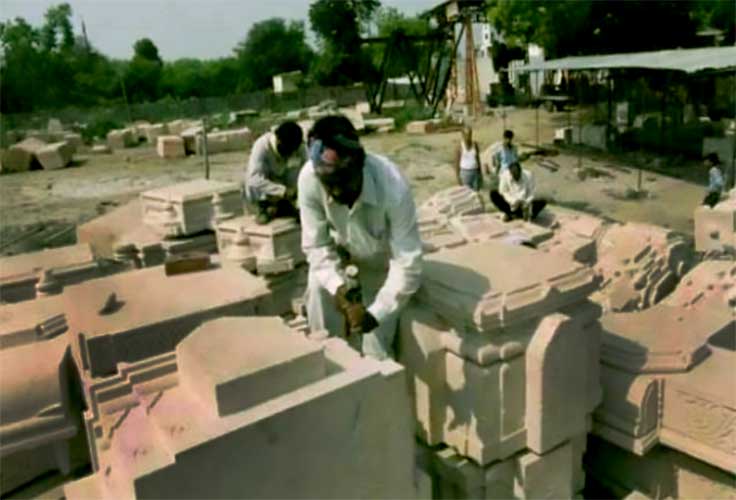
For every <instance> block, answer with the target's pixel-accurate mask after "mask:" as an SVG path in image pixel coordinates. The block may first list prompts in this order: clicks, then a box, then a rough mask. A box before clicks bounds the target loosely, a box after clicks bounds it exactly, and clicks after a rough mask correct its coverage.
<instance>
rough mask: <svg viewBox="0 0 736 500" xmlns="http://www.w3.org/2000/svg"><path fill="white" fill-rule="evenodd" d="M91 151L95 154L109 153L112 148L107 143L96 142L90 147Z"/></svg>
mask: <svg viewBox="0 0 736 500" xmlns="http://www.w3.org/2000/svg"><path fill="white" fill-rule="evenodd" d="M90 153H91V154H93V155H109V154H110V153H112V149H110V146H108V145H107V144H95V145H94V146H92V149H90Z"/></svg>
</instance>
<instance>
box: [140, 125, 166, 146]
mask: <svg viewBox="0 0 736 500" xmlns="http://www.w3.org/2000/svg"><path fill="white" fill-rule="evenodd" d="M141 130H142V131H143V135H145V137H146V142H148V143H149V144H157V140H158V138H159V137H161V136H162V135H166V134H168V133H169V129H168V127H167V126H166V124H165V123H154V124H152V125H147V126H144V127H141Z"/></svg>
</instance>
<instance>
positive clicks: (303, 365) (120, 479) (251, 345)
mask: <svg viewBox="0 0 736 500" xmlns="http://www.w3.org/2000/svg"><path fill="white" fill-rule="evenodd" d="M223 345H227V346H228V348H227V349H222V346H223ZM177 365H178V367H177ZM123 370H125V371H126V378H122V377H115V378H113V379H111V380H110V382H109V383H108V382H107V381H100V382H98V383H96V384H95V386H94V387H93V388H92V395H93V396H92V398H91V408H90V411H89V412H88V414H87V417H86V418H87V420H88V424H89V426H90V429H92V430H93V432H90V436H91V446H92V447H94V448H95V453H96V459H95V462H94V463H95V464H96V465H95V473H94V474H93V475H92V476H89V477H87V478H83V479H81V480H79V481H76V482H74V483H71V484H69V485H67V486H66V487H65V491H64V492H65V496H66V497H67V498H69V499H75V498H90V497H94V498H135V497H150V496H153V497H156V498H164V497H169V498H182V497H185V496H194V497H201V498H204V497H228V498H247V497H252V498H285V497H294V496H298V497H303V498H353V497H367V498H397V497H398V498H409V497H412V496H414V484H413V481H412V476H413V474H412V471H413V459H414V454H413V444H412V438H411V432H410V418H411V417H410V410H409V402H408V399H407V395H406V392H405V378H404V371H403V369H402V368H401V367H400V366H399V365H398V364H396V363H394V362H392V361H384V362H377V361H374V360H371V359H368V358H365V359H361V358H360V356H359V355H358V354H357V353H355V352H354V351H352V350H351V349H350V348H349V347H348V346H347V344H345V343H344V342H343V341H341V340H338V339H333V340H327V341H325V342H316V341H310V340H306V339H305V338H303V337H301V336H299V335H298V334H296V333H294V332H291V331H290V330H288V329H287V328H286V327H285V326H283V325H282V324H281V322H280V320H278V319H276V318H237V319H236V318H223V319H218V320H215V321H212V322H208V323H205V324H203V325H202V326H201V327H200V328H199V329H197V331H195V332H193V333H192V335H190V336H189V337H188V338H187V339H186V340H185V341H184V342H183V343H181V344H179V346H178V348H177V349H176V354H175V355H162V356H160V357H158V358H155V359H152V360H146V361H141V362H139V363H136V364H135V365H131V366H127V367H121V373H122V371H123ZM269 374H279V375H281V377H269ZM264 377H269V378H268V381H269V382H268V383H263V382H262V380H263V379H264ZM276 380H281V381H283V383H278V384H275V385H274V384H273V382H274V381H276ZM240 389H243V390H246V389H247V391H246V392H245V393H243V392H241V391H240ZM242 394H248V397H247V398H246V399H243V398H242V397H240V395H242ZM203 397H204V399H202V398H203ZM212 398H214V399H212ZM387 407H390V408H391V411H390V412H386V411H384V409H385V408H387ZM284 463H289V464H290V467H289V468H288V472H287V474H288V477H284V476H283V475H278V474H277V475H275V474H273V471H274V470H277V469H279V468H282V465H283V464H284ZM205 471H206V475H207V478H208V480H207V481H202V480H201V478H202V473H203V472H205Z"/></svg>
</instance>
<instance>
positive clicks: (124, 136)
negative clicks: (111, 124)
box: [107, 128, 138, 149]
mask: <svg viewBox="0 0 736 500" xmlns="http://www.w3.org/2000/svg"><path fill="white" fill-rule="evenodd" d="M137 143H138V134H137V133H136V132H135V130H134V129H132V128H125V129H120V130H111V131H110V132H108V133H107V145H108V146H109V147H110V149H124V148H130V147H133V146H135V145H136V144H137Z"/></svg>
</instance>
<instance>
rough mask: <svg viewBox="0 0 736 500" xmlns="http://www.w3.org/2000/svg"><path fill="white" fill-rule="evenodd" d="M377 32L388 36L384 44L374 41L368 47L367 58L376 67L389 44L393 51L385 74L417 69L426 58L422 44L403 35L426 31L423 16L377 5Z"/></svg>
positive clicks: (396, 75)
mask: <svg viewBox="0 0 736 500" xmlns="http://www.w3.org/2000/svg"><path fill="white" fill-rule="evenodd" d="M375 19H376V20H375V22H376V29H377V36H378V37H381V38H390V39H391V41H390V42H388V44H375V45H372V46H371V47H370V54H371V59H372V61H373V64H374V66H375V67H380V66H381V63H382V61H383V59H384V54H385V52H386V50H387V49H388V48H389V46H391V47H392V49H394V50H393V52H392V54H391V58H390V59H389V61H390V62H389V63H388V66H387V67H386V68H385V70H386V74H387V75H388V76H389V77H399V76H404V75H407V74H411V73H417V72H418V71H420V66H421V64H422V62H423V61H426V60H427V52H426V48H425V45H423V44H421V43H416V42H411V41H409V39H408V38H407V37H410V36H423V35H427V34H428V33H429V32H430V28H429V25H428V24H427V21H426V20H425V19H421V18H420V17H407V16H404V15H403V14H402V13H401V12H400V11H399V10H398V9H396V8H395V7H387V8H381V9H379V10H378V12H377V14H376V16H375Z"/></svg>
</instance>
